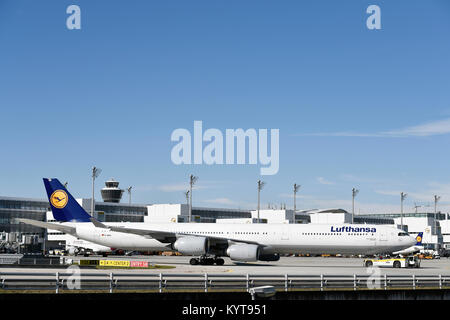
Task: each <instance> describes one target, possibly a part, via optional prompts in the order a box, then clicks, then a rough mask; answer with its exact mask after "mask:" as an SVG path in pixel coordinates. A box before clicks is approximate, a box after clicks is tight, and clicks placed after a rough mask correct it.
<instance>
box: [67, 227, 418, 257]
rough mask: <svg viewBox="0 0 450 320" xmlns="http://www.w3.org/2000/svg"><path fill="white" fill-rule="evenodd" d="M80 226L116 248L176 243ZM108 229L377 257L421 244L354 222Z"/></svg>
mask: <svg viewBox="0 0 450 320" xmlns="http://www.w3.org/2000/svg"><path fill="white" fill-rule="evenodd" d="M64 224H68V225H71V226H74V227H76V235H77V237H79V238H80V239H84V240H87V241H91V242H94V243H97V244H100V245H103V246H107V247H110V248H113V249H124V250H137V251H165V250H172V247H171V244H170V243H162V242H159V241H157V240H156V239H153V238H151V237H147V236H142V235H136V234H130V233H122V232H116V231H111V230H109V229H105V228H98V227H94V225H93V224H92V223H64ZM105 225H107V226H115V227H125V228H129V229H139V230H143V229H148V230H157V231H166V232H173V233H176V234H178V236H177V237H183V236H185V235H196V236H205V237H213V238H221V239H224V240H228V242H229V243H230V242H231V243H232V242H233V240H234V241H251V242H255V243H258V244H260V245H262V246H263V250H264V253H281V254H283V253H293V254H295V253H298V254H302V253H303V254H307V253H309V254H377V253H387V252H393V251H398V250H402V249H405V248H408V247H410V246H412V245H413V244H414V243H415V242H416V240H415V239H414V238H413V237H410V236H399V233H400V232H401V230H398V229H396V228H395V227H392V226H382V225H350V224H342V225H335V224H214V223H211V224H210V223H208V224H206V223H191V224H188V223H167V224H147V223H131V222H129V223H105Z"/></svg>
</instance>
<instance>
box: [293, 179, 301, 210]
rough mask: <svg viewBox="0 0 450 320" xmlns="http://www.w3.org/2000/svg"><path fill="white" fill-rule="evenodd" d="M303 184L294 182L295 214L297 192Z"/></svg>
mask: <svg viewBox="0 0 450 320" xmlns="http://www.w3.org/2000/svg"><path fill="white" fill-rule="evenodd" d="M300 187H301V185H299V184H296V183H294V215H295V212H296V211H297V192H298V190H300Z"/></svg>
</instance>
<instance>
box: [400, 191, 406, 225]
mask: <svg viewBox="0 0 450 320" xmlns="http://www.w3.org/2000/svg"><path fill="white" fill-rule="evenodd" d="M406 195H407V194H406V193H404V192H401V193H400V225H401V229H402V230H403V200H405V198H406Z"/></svg>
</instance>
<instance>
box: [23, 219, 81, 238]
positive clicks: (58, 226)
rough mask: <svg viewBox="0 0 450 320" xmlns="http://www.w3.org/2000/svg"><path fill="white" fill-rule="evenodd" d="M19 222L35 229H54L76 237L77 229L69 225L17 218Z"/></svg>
mask: <svg viewBox="0 0 450 320" xmlns="http://www.w3.org/2000/svg"><path fill="white" fill-rule="evenodd" d="M16 220H17V221H18V222H22V223H25V224H29V225H32V226H35V227H39V228H43V229H52V230H58V231H61V232H64V233H68V234H71V235H75V232H76V230H75V228H74V227H70V226H67V225H62V224H59V223H51V222H44V221H38V220H32V219H25V218H17V219H16Z"/></svg>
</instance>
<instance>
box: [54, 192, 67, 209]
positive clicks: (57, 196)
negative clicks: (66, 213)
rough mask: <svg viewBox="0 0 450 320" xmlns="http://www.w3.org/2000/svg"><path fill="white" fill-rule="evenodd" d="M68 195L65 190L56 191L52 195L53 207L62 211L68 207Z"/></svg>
mask: <svg viewBox="0 0 450 320" xmlns="http://www.w3.org/2000/svg"><path fill="white" fill-rule="evenodd" d="M67 201H68V198H67V193H66V192H65V191H63V190H56V191H55V192H53V193H52V196H51V197H50V202H51V204H52V206H54V207H55V208H57V209H62V208H64V207H65V206H66V205H67Z"/></svg>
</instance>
